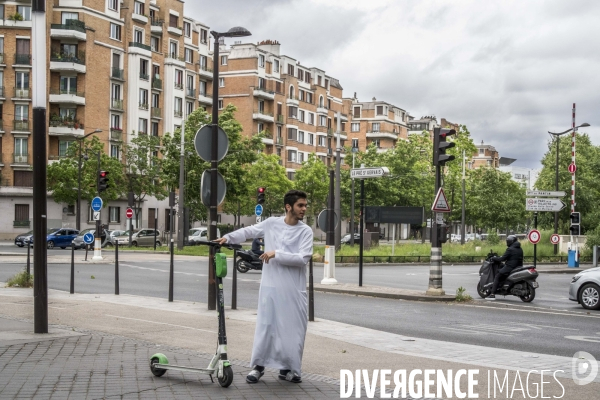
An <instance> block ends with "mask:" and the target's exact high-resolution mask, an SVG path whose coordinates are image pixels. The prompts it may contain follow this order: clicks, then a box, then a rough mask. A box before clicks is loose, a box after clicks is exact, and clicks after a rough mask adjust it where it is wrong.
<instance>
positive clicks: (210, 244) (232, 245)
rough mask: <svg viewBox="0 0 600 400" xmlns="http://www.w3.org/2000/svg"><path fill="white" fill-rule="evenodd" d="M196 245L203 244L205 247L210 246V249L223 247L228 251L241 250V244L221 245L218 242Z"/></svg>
mask: <svg viewBox="0 0 600 400" xmlns="http://www.w3.org/2000/svg"><path fill="white" fill-rule="evenodd" d="M198 244H203V245H205V246H211V247H225V248H227V249H229V250H241V249H242V245H241V244H233V243H223V244H221V243H219V242H214V241H210V242H198Z"/></svg>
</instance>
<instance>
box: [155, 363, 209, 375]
mask: <svg viewBox="0 0 600 400" xmlns="http://www.w3.org/2000/svg"><path fill="white" fill-rule="evenodd" d="M153 367H154V368H157V369H172V370H174V371H181V372H195V373H197V374H209V375H212V374H216V373H217V369H206V368H192V367H183V366H180V365H172V364H154V365H153Z"/></svg>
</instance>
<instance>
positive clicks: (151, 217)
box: [148, 208, 156, 229]
mask: <svg viewBox="0 0 600 400" xmlns="http://www.w3.org/2000/svg"><path fill="white" fill-rule="evenodd" d="M155 215H156V209H155V208H149V209H148V228H152V229H155V226H154V218H155Z"/></svg>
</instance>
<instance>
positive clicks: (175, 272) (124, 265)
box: [119, 263, 260, 283]
mask: <svg viewBox="0 0 600 400" xmlns="http://www.w3.org/2000/svg"><path fill="white" fill-rule="evenodd" d="M119 265H121V266H123V267H128V268H136V269H142V270H146V271H156V272H169V271H168V270H164V269H158V268H149V267H139V266H137V265H131V264H122V263H121V264H119ZM173 273H174V274H180V275H188V276H198V277H206V276H208V275H207V274H195V273H192V272H181V271H173ZM225 279H228V280H233V278H232V277H226V278H225ZM238 281H241V282H255V283H260V279H258V280H256V279H243V278H238Z"/></svg>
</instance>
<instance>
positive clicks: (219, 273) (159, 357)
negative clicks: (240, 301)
mask: <svg viewBox="0 0 600 400" xmlns="http://www.w3.org/2000/svg"><path fill="white" fill-rule="evenodd" d="M198 244H204V245H208V246H211V247H213V251H214V255H215V256H214V257H215V262H214V265H215V284H216V288H217V311H218V313H219V341H218V345H217V351H216V352H215V355H214V356H213V358H212V360H210V363H209V364H208V367H206V368H192V367H182V366H179V365H171V364H169V360H168V359H167V356H165V355H164V354H162V353H156V354H154V355H153V356H152V357H151V358H150V370H151V371H152V373H153V374H154V375H155V376H163V375H164V374H165V372H167V370H169V369H171V370H175V371H182V372H195V373H198V374H207V375H210V380H211V381H213V375H216V376H217V380H218V381H219V385H221V386H222V387H225V388H226V387H228V386H229V385H231V382H233V369H232V368H231V363H230V362H229V361H228V360H227V335H226V333H225V300H224V298H223V278H225V276H227V258H226V257H225V254H224V253H221V252H220V250H221V247H226V248H228V249H230V250H234V249H235V250H240V249H241V248H242V246H240V245H238V244H224V245H221V244H219V243H216V242H198ZM213 382H214V381H213Z"/></svg>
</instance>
